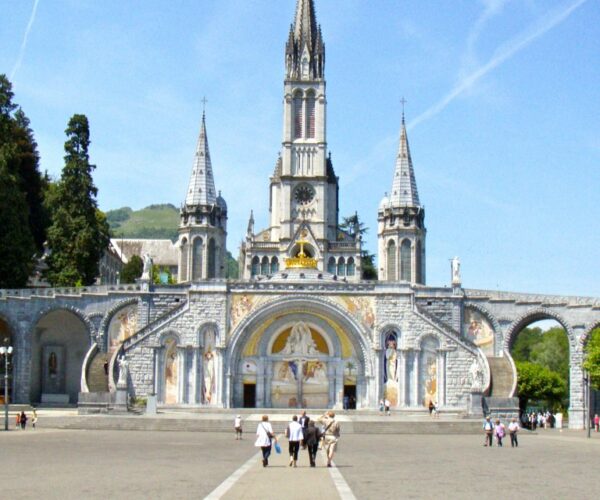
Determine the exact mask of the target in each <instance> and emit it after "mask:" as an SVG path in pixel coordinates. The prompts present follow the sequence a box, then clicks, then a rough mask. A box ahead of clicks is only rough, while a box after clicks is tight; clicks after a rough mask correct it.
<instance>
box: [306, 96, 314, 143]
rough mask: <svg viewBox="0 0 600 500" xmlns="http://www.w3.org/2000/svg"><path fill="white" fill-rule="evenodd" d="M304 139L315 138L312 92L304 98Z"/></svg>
mask: <svg viewBox="0 0 600 500" xmlns="http://www.w3.org/2000/svg"><path fill="white" fill-rule="evenodd" d="M306 137H307V138H308V139H314V138H315V94H314V92H312V91H310V92H309V93H308V94H307V96H306Z"/></svg>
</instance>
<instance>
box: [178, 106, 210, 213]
mask: <svg viewBox="0 0 600 500" xmlns="http://www.w3.org/2000/svg"><path fill="white" fill-rule="evenodd" d="M216 200H217V196H216V191H215V180H214V178H213V170H212V163H211V161H210V152H209V150H208V137H207V135H206V113H205V112H202V126H201V127H200V136H199V137H198V143H197V145H196V155H195V157H194V166H193V168H192V176H191V177H190V184H189V187H188V191H187V195H186V198H185V204H186V206H188V207H189V206H197V205H214V204H215V202H216Z"/></svg>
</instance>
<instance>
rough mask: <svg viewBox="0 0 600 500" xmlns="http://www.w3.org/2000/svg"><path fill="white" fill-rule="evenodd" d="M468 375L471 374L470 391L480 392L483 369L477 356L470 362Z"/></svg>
mask: <svg viewBox="0 0 600 500" xmlns="http://www.w3.org/2000/svg"><path fill="white" fill-rule="evenodd" d="M469 375H470V376H471V391H472V392H481V391H482V390H483V370H482V369H481V365H480V364H479V361H478V360H477V358H475V359H474V360H473V362H472V363H471V367H470V368H469Z"/></svg>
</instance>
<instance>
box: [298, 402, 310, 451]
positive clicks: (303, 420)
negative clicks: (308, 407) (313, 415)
mask: <svg viewBox="0 0 600 500" xmlns="http://www.w3.org/2000/svg"><path fill="white" fill-rule="evenodd" d="M298 422H299V423H300V425H301V426H302V448H303V449H304V448H306V430H307V429H308V422H310V418H308V417H307V416H306V411H303V412H302V415H301V416H300V419H299V420H298Z"/></svg>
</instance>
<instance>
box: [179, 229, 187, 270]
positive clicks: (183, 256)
mask: <svg viewBox="0 0 600 500" xmlns="http://www.w3.org/2000/svg"><path fill="white" fill-rule="evenodd" d="M188 250H189V246H188V241H187V238H183V240H181V263H180V264H179V280H180V281H188Z"/></svg>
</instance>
